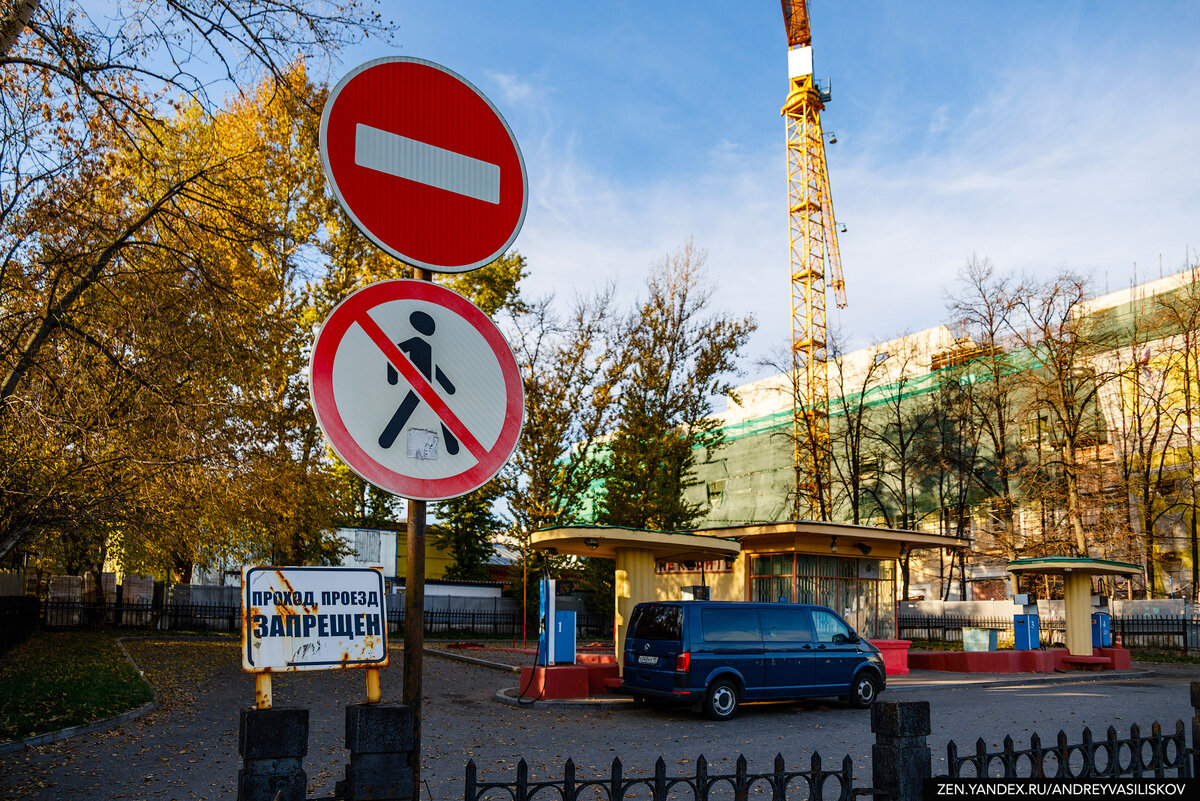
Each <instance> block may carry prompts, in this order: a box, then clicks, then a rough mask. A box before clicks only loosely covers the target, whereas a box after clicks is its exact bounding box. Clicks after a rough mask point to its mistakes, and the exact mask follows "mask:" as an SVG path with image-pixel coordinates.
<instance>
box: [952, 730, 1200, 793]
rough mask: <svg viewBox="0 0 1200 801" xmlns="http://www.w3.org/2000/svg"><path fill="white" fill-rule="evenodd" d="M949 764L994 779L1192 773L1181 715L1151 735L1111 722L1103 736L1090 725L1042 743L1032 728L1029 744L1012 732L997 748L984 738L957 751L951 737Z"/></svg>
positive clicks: (955, 773) (956, 772)
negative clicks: (1077, 734)
mask: <svg viewBox="0 0 1200 801" xmlns="http://www.w3.org/2000/svg"><path fill="white" fill-rule="evenodd" d="M946 764H947V766H948V767H949V770H950V774H949V778H953V779H958V778H992V779H1017V778H1022V779H1023V778H1033V779H1114V778H1121V777H1133V778H1142V777H1150V776H1152V777H1154V778H1156V779H1162V778H1165V777H1177V778H1188V777H1191V776H1192V775H1193V771H1192V768H1193V765H1192V760H1191V759H1190V757H1189V751H1188V742H1187V730H1186V729H1185V728H1184V726H1183V721H1182V720H1179V721H1176V722H1175V733H1174V734H1163V733H1162V726H1160V725H1159V724H1158V723H1154V725H1153V726H1152V727H1151V729H1150V736H1149V737H1143V736H1142V733H1141V729H1139V728H1138V726H1137V724H1136V723H1135V724H1134V725H1133V726H1130V727H1129V736H1128V737H1126V738H1123V739H1122V738H1118V737H1117V730H1116V729H1114V728H1113V727H1112V726H1109V727H1108V734H1107V736H1106V737H1105V738H1104V739H1102V740H1096V739H1094V738H1093V737H1092V730H1091V729H1084V730H1083V741H1082V742H1079V743H1070V742H1068V739H1067V735H1066V733H1065V732H1063V731H1059V733H1058V739H1057V741H1056V743H1055V744H1054V745H1052V746H1048V747H1047V746H1043V745H1042V741H1041V738H1040V737H1038V735H1037V734H1034V735H1033V736H1031V737H1030V738H1029V747H1028V748H1022V749H1017V748H1015V747H1014V744H1013V739H1012V737H1005V738H1004V746H1003V748H1002V749H1001V750H999V751H988V750H987V743H986V742H984V740H983V738H980V739H979V740H977V741H976V742H975V751H974V752H973V753H969V754H959V752H958V746H957V745H956V744H955V743H954V742H953V741H951V742H950V744H949V745H947V746H946Z"/></svg>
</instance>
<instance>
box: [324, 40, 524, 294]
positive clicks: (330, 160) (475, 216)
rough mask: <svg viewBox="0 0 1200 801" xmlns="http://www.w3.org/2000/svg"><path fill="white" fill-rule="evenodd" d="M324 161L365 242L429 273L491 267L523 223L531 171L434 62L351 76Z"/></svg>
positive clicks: (333, 101) (479, 103)
mask: <svg viewBox="0 0 1200 801" xmlns="http://www.w3.org/2000/svg"><path fill="white" fill-rule="evenodd" d="M321 160H322V162H323V163H324V165H325V175H326V177H327V178H328V179H329V183H330V185H331V186H332V187H333V192H334V194H335V195H336V196H337V199H338V201H339V202H340V203H341V205H342V208H343V209H345V211H346V213H347V214H349V215H350V218H351V219H352V220H353V221H354V223H355V224H356V225H357V226H358V227H359V228H360V229H361V230H362V231H363V233H365V234H366V235H367V236H368V237H370V238H371V240H372V241H374V242H375V244H377V245H379V246H380V247H381V248H383V249H384V250H386V251H387V252H388V253H391V254H392V255H393V256H395V257H396V258H398V259H400V260H402V261H404V262H407V263H409V264H413V265H416V266H418V267H423V268H425V269H428V270H433V271H436V272H452V273H458V272H467V271H468V270H473V269H475V268H477V267H482V266H483V265H485V264H487V263H488V262H490V261H493V260H494V259H495V258H497V257H498V256H500V255H501V254H502V253H504V251H505V250H507V249H508V247H509V245H511V244H512V242H513V240H514V239H516V237H517V232H518V231H520V229H521V224H522V223H523V222H524V220H525V207H526V203H527V197H528V193H527V180H526V175H525V161H524V159H523V158H522V157H521V150H520V148H518V147H517V140H516V139H515V138H514V137H513V134H512V131H511V130H509V127H508V123H507V122H505V121H504V118H503V117H502V116H500V112H498V111H497V110H496V107H495V106H493V105H492V103H491V101H490V100H488V99H487V98H486V97H485V96H484V95H483V93H482V92H480V91H479V90H478V89H476V88H475V87H474V86H473V85H471V83H470V82H469V81H467V80H466V79H465V78H463V77H461V76H460V75H458V74H456V73H454V72H452V71H451V70H448V69H446V68H445V67H443V66H440V65H438V64H434V63H432V62H430V61H424V60H422V59H417V58H406V57H402V56H395V57H390V58H382V59H378V60H375V61H370V62H368V63H366V64H363V65H362V66H360V67H358V68H357V69H355V70H353V71H352V72H350V74H348V75H347V76H346V77H344V78H342V80H341V81H340V82H339V83H338V84H337V86H335V87H334V88H333V91H332V92H331V93H330V95H329V100H328V101H327V102H326V103H325V112H324V114H323V115H322V116H321Z"/></svg>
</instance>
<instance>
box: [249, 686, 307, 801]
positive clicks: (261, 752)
mask: <svg viewBox="0 0 1200 801" xmlns="http://www.w3.org/2000/svg"><path fill="white" fill-rule="evenodd" d="M238 754H240V755H241V757H242V769H241V770H239V771H238V795H237V797H238V801H304V799H305V798H306V797H307V795H308V793H307V790H308V776H307V775H305V773H304V768H303V767H302V765H301V760H303V759H304V757H305V755H307V754H308V710H307V709H299V708H295V707H276V708H274V709H254V708H253V707H249V708H244V709H242V710H241V720H240V721H239V726H238Z"/></svg>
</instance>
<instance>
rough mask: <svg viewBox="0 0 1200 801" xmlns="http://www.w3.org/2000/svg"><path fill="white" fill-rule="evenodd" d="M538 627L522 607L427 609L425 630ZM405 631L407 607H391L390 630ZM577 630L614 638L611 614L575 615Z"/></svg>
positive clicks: (515, 631)
mask: <svg viewBox="0 0 1200 801" xmlns="http://www.w3.org/2000/svg"><path fill="white" fill-rule="evenodd" d="M529 626H532V627H533V629H534V630H536V628H537V624H536V622H533V623H531V622H530V621H527V620H526V619H525V618H524V617H523V616H522V614H521V611H520V610H519V609H511V610H501V611H473V610H469V609H426V610H425V631H426V632H427V633H430V634H442V635H445V634H474V635H484V636H496V637H519V636H521V634H522V632H524V631H526V630H527V627H529ZM403 631H404V609H389V610H388V633H389V634H395V635H399V634H401V633H402V632H403ZM575 631H576V633H577V634H579V635H581V636H585V637H612V633H613V619H612V616H611V615H597V614H590V613H586V612H584V613H579V614H577V615H576V616H575Z"/></svg>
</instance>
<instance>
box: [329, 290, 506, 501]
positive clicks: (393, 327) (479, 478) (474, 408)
mask: <svg viewBox="0 0 1200 801" xmlns="http://www.w3.org/2000/svg"><path fill="white" fill-rule="evenodd" d="M309 388H310V391H311V393H312V404H313V409H314V411H315V412H316V415H317V421H318V422H319V423H320V425H321V429H322V430H323V431H324V432H325V435H326V436H327V437H328V438H329V441H330V443H331V444H332V445H333V449H334V450H335V451H336V452H337V454H338V456H340V457H341V458H342V460H343V461H344V462H345V463H346V464H347V465H348V466H349V467H350V469H351V470H353V471H354V472H355V473H357V474H358V475H359V476H361V477H362V478H363V479H365V480H366V481H368V482H370V483H371V484H374V485H375V486H377V487H379V488H381V489H384V490H387V491H388V492H391V493H393V494H395V495H399V496H401V497H404V498H411V499H414V500H424V501H435V500H445V499H447V498H456V497H458V496H460V495H465V494H467V493H469V492H471V491H472V490H474V489H477V488H479V487H481V486H483V485H484V484H486V483H487V482H488V481H490V480H491V479H492V477H493V476H495V475H496V474H497V473H498V472H500V468H501V467H503V466H504V463H505V462H506V461H507V460H508V457H509V456H510V455H511V454H512V452H513V449H514V448H515V447H516V445H517V439H518V437H519V436H520V433H521V424H522V421H523V415H524V402H525V396H524V391H523V389H522V385H521V377H520V373H519V372H518V370H517V363H516V359H515V358H514V357H513V354H512V351H511V350H510V349H509V347H508V343H507V342H506V341H505V340H504V337H503V335H502V334H501V333H500V331H499V329H497V328H496V326H495V324H494V323H493V322H492V321H491V320H490V319H488V317H487V315H485V314H484V313H483V312H482V311H481V310H480V309H479V308H478V307H476V306H475V305H474V304H472V303H471V302H470V301H468V300H467V299H466V298H464V297H462V296H461V295H459V294H457V293H455V292H451V291H450V290H449V289H446V288H445V287H441V286H438V285H437V284H434V283H430V282H428V281H413V280H407V279H405V280H397V281H383V282H380V283H377V284H371V285H370V286H366V287H363V288H362V289H360V290H358V291H357V292H354V293H353V294H351V295H350V296H349V297H347V298H346V299H345V300H343V301H342V302H341V303H339V304H338V305H337V306H336V307H335V308H334V310H333V311H332V312H331V313H330V315H329V318H328V319H327V320H326V321H325V323H324V325H322V327H321V330H320V332H319V333H318V334H317V340H316V343H315V344H314V345H313V355H312V365H311V370H310V375H309Z"/></svg>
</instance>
